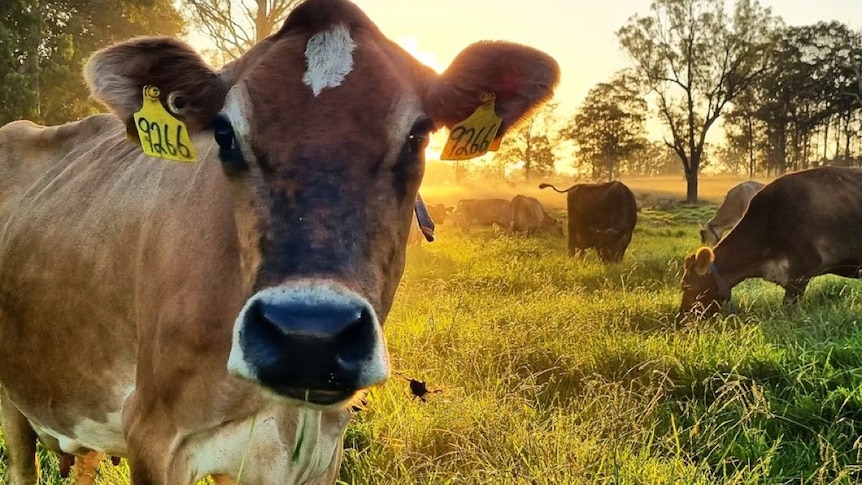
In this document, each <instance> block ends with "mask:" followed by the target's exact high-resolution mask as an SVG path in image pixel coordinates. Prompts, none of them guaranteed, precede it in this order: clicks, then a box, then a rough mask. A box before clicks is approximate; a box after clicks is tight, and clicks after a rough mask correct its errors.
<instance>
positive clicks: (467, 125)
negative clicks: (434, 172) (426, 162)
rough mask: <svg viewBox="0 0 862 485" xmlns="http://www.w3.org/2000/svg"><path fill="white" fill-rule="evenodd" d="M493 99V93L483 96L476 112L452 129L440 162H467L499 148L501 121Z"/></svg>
mask: <svg viewBox="0 0 862 485" xmlns="http://www.w3.org/2000/svg"><path fill="white" fill-rule="evenodd" d="M495 98H496V96H495V95H494V94H493V93H485V94H483V95H482V98H481V101H482V104H481V105H479V107H478V108H476V111H474V112H473V114H471V115H470V116H469V117H468V118H467V119H465V120H464V121H461V122H459V123H457V124H456V125H455V126H453V127H452V129H451V130H450V131H449V139H448V140H446V146H445V147H443V153H441V154H440V160H467V159H468V158H475V157H478V156H481V155H484V154H485V153H487V152H488V151H489V150H490V151H495V150H497V149H498V148H499V147H500V139H499V138H497V132H498V131H500V122H501V121H502V119H501V118H500V117H499V116H497V113H496V112H495V111H494V99H495Z"/></svg>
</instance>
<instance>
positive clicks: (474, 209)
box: [452, 199, 512, 231]
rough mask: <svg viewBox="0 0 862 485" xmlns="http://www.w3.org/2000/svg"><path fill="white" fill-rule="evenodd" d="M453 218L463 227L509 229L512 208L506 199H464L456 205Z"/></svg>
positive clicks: (464, 228) (468, 228)
mask: <svg viewBox="0 0 862 485" xmlns="http://www.w3.org/2000/svg"><path fill="white" fill-rule="evenodd" d="M452 218H453V219H454V220H456V221H458V224H459V225H460V226H461V229H463V230H465V231H468V230H470V228H471V227H473V226H489V227H490V226H493V225H495V224H496V225H498V226H500V227H503V228H506V229H509V228H510V227H511V226H512V209H511V207H510V204H509V201H508V200H506V199H463V200H459V201H458V204H457V205H456V206H455V212H453V213H452Z"/></svg>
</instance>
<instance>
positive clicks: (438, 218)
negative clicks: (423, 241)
mask: <svg viewBox="0 0 862 485" xmlns="http://www.w3.org/2000/svg"><path fill="white" fill-rule="evenodd" d="M454 210H455V208H454V207H452V206H446V205H443V204H440V203H437V204H434V205H429V206H428V215H430V216H431V219H433V220H434V223H435V224H443V223H444V222H446V219H448V218H449V216H450V215H451V214H452V212H453V211H454Z"/></svg>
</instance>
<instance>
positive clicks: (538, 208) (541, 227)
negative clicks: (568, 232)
mask: <svg viewBox="0 0 862 485" xmlns="http://www.w3.org/2000/svg"><path fill="white" fill-rule="evenodd" d="M509 206H510V207H511V209H512V232H524V233H527V234H538V233H541V232H544V233H547V234H550V235H551V236H558V237H563V223H562V222H560V221H558V220H557V219H554V218H553V217H551V216H550V215H549V214H548V213H547V212H545V208H544V207H542V203H541V202H539V200H538V199H536V198H535V197H527V196H526V195H520V194H519V195H516V196H515V197H513V198H512V200H511V202H509Z"/></svg>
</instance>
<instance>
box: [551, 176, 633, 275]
mask: <svg viewBox="0 0 862 485" xmlns="http://www.w3.org/2000/svg"><path fill="white" fill-rule="evenodd" d="M547 187H550V188H552V189H554V190H556V191H557V192H559V193H561V194H566V206H567V209H568V218H569V256H576V255H579V254H581V253H582V252H583V251H585V250H587V249H589V248H595V249H596V253H597V254H598V255H599V259H601V260H602V261H604V262H606V263H608V262H618V261H621V260H622V259H623V255H624V254H625V252H626V249H627V248H628V246H629V243H630V242H631V240H632V234H633V233H634V229H635V224H636V223H637V216H638V215H637V213H638V208H637V201H636V200H635V195H634V193H632V191H631V189H629V188H628V187H626V185H625V184H623V183H622V182H618V181H613V182H607V183H603V184H575V185H572V186H571V187H569V188H568V189H566V190H559V189H557V188H556V187H554V186H553V185H551V184H539V188H540V189H544V188H547Z"/></svg>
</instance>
